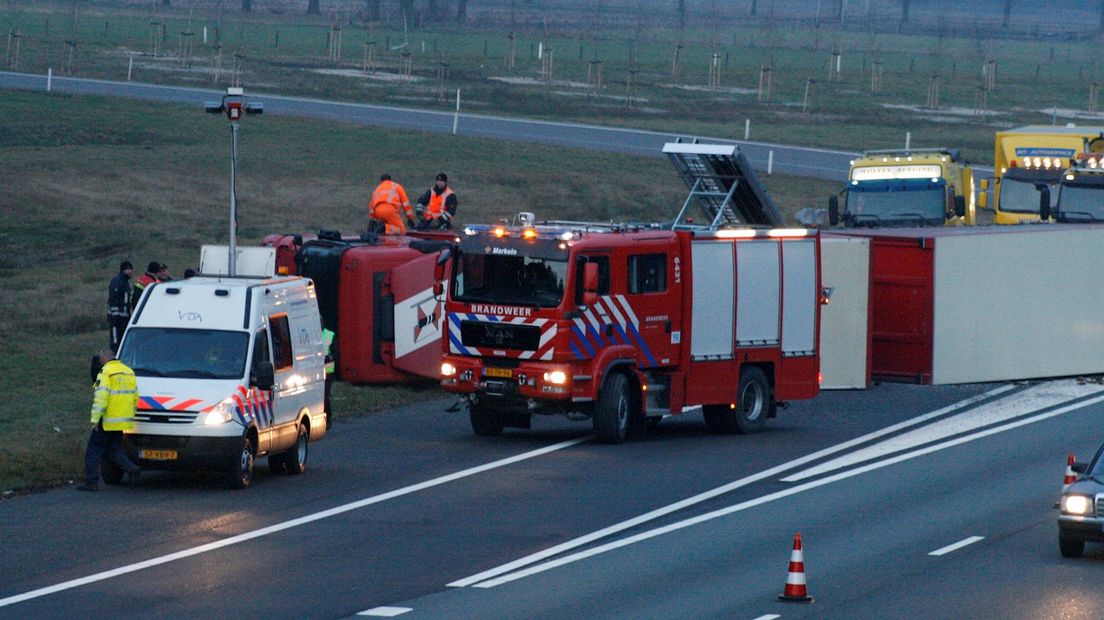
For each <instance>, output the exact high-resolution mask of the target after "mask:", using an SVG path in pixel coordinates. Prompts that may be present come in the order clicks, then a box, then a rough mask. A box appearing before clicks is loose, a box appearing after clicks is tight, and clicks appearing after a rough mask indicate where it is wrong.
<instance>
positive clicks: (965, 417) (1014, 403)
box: [782, 379, 1104, 482]
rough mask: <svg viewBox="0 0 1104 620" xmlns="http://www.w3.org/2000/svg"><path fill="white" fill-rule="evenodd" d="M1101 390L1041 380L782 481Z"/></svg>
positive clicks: (1072, 381)
mask: <svg viewBox="0 0 1104 620" xmlns="http://www.w3.org/2000/svg"><path fill="white" fill-rule="evenodd" d="M1101 391H1104V386H1101V385H1098V384H1091V385H1090V384H1084V385H1079V384H1078V383H1077V381H1076V380H1075V379H1067V380H1062V381H1051V382H1048V383H1043V384H1039V385H1036V386H1032V387H1030V388H1028V389H1026V390H1024V391H1022V392H1017V393H1016V394H1015V395H1013V396H1007V397H1005V398H1002V399H1000V400H998V401H995V402H992V403H987V404H985V405H982V406H980V407H977V408H976V409H971V410H969V411H967V412H965V413H960V414H958V415H956V416H952V417H949V418H946V419H943V420H940V421H938V422H934V423H932V424H929V425H927V426H925V427H923V428H918V429H916V430H914V431H911V432H908V433H903V434H901V435H897V436H896V437H893V438H891V439H887V440H885V441H883V442H881V443H878V444H876V445H873V446H869V447H866V448H864V449H862V450H856V451H854V452H851V453H849V454H846V455H844V456H841V457H839V458H837V459H834V460H831V461H828V462H827V463H821V464H820V465H817V466H816V467H811V468H809V469H806V470H805V471H801V472H797V473H795V474H793V475H790V476H787V477H785V478H783V479H782V482H800V481H801V480H804V479H806V478H812V477H813V476H818V475H820V474H823V473H826V472H830V471H835V470H837V469H844V468H845V467H850V466H852V465H855V464H856V463H862V462H864V461H871V460H874V459H877V458H881V457H883V456H885V455H887V454H891V453H894V452H903V451H905V450H911V449H913V448H915V447H917V446H921V445H923V444H926V443H931V442H933V441H938V440H940V439H945V438H947V437H950V436H952V435H958V434H960V433H965V432H967V431H973V430H977V429H979V428H981V427H983V426H989V425H990V424H995V423H997V422H1004V421H1006V420H1011V419H1013V418H1018V417H1020V416H1023V415H1027V414H1030V413H1034V412H1036V411H1041V410H1043V409H1046V408H1048V407H1054V406H1056V405H1060V404H1062V403H1067V402H1069V401H1072V400H1075V399H1077V398H1084V397H1085V396H1090V395H1092V394H1097V393H1100V392H1101Z"/></svg>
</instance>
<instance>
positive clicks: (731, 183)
mask: <svg viewBox="0 0 1104 620" xmlns="http://www.w3.org/2000/svg"><path fill="white" fill-rule="evenodd" d="M663 152H664V153H665V154H666V155H667V157H668V158H669V159H670V160H671V163H672V164H674V166H675V170H676V171H677V172H678V175H679V177H680V178H682V180H683V182H684V183H686V187H688V188H689V189H690V194H689V195H688V196H687V197H686V201H685V202H684V203H683V205H682V209H681V210H679V213H678V216H676V217H675V219H674V221H673V222H672V224H671V227H672V228H673V229H676V230H701V229H708V230H715V229H718V228H726V227H732V226H749V225H750V226H773V227H778V226H782V225H783V224H784V222H783V218H782V212H781V211H779V210H778V207H776V206H775V204H774V202H773V201H772V200H771V199H770V196H769V195H767V192H766V190H765V189H763V186H762V185H761V184H760V183H759V178H758V177H757V176H756V175H755V172H754V171H753V170H752V169H751V163H750V162H748V160H747V158H746V157H744V154H743V153H741V152H740V147H739V146H736V145H732V144H699V143H694V142H668V143H667V144H665V145H664V146H663ZM695 215H701V216H702V219H700V220H697V219H695V218H694V216H695Z"/></svg>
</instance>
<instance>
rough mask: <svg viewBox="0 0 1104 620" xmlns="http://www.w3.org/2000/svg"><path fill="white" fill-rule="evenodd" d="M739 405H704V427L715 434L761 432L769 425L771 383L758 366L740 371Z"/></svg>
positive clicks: (737, 398)
mask: <svg viewBox="0 0 1104 620" xmlns="http://www.w3.org/2000/svg"><path fill="white" fill-rule="evenodd" d="M736 394H737V396H736V400H737V402H736V403H735V404H736V407H735V408H733V407H731V406H729V405H706V406H704V407H702V414H703V415H704V416H705V426H706V428H708V429H709V430H711V431H713V432H714V433H758V432H759V431H761V430H763V429H764V428H765V427H766V424H767V417H768V415H769V413H770V408H771V403H772V399H771V392H770V383H769V382H768V381H767V376H766V375H765V374H763V371H762V370H761V369H760V368H759V367H757V366H744V367H743V368H742V369H741V370H740V387H739V389H738V390H737V392H736Z"/></svg>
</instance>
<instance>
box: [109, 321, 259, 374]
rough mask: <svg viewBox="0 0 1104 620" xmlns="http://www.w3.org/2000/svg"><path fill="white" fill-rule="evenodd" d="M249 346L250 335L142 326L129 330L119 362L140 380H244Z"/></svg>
mask: <svg viewBox="0 0 1104 620" xmlns="http://www.w3.org/2000/svg"><path fill="white" fill-rule="evenodd" d="M248 346H249V334H247V333H246V332H229V331H219V330H214V329H177V328H169V327H141V328H134V329H131V330H129V331H127V334H126V339H125V340H124V341H123V346H122V348H121V349H120V350H119V360H120V361H122V362H123V363H124V364H126V365H127V366H130V367H131V368H132V369H133V370H134V374H136V375H138V376H139V377H178V378H189V379H240V378H242V377H243V376H244V375H245V356H246V350H247V347H248Z"/></svg>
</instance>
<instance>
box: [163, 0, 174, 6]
mask: <svg viewBox="0 0 1104 620" xmlns="http://www.w3.org/2000/svg"><path fill="white" fill-rule="evenodd" d="M161 6H172V0H161Z"/></svg>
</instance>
